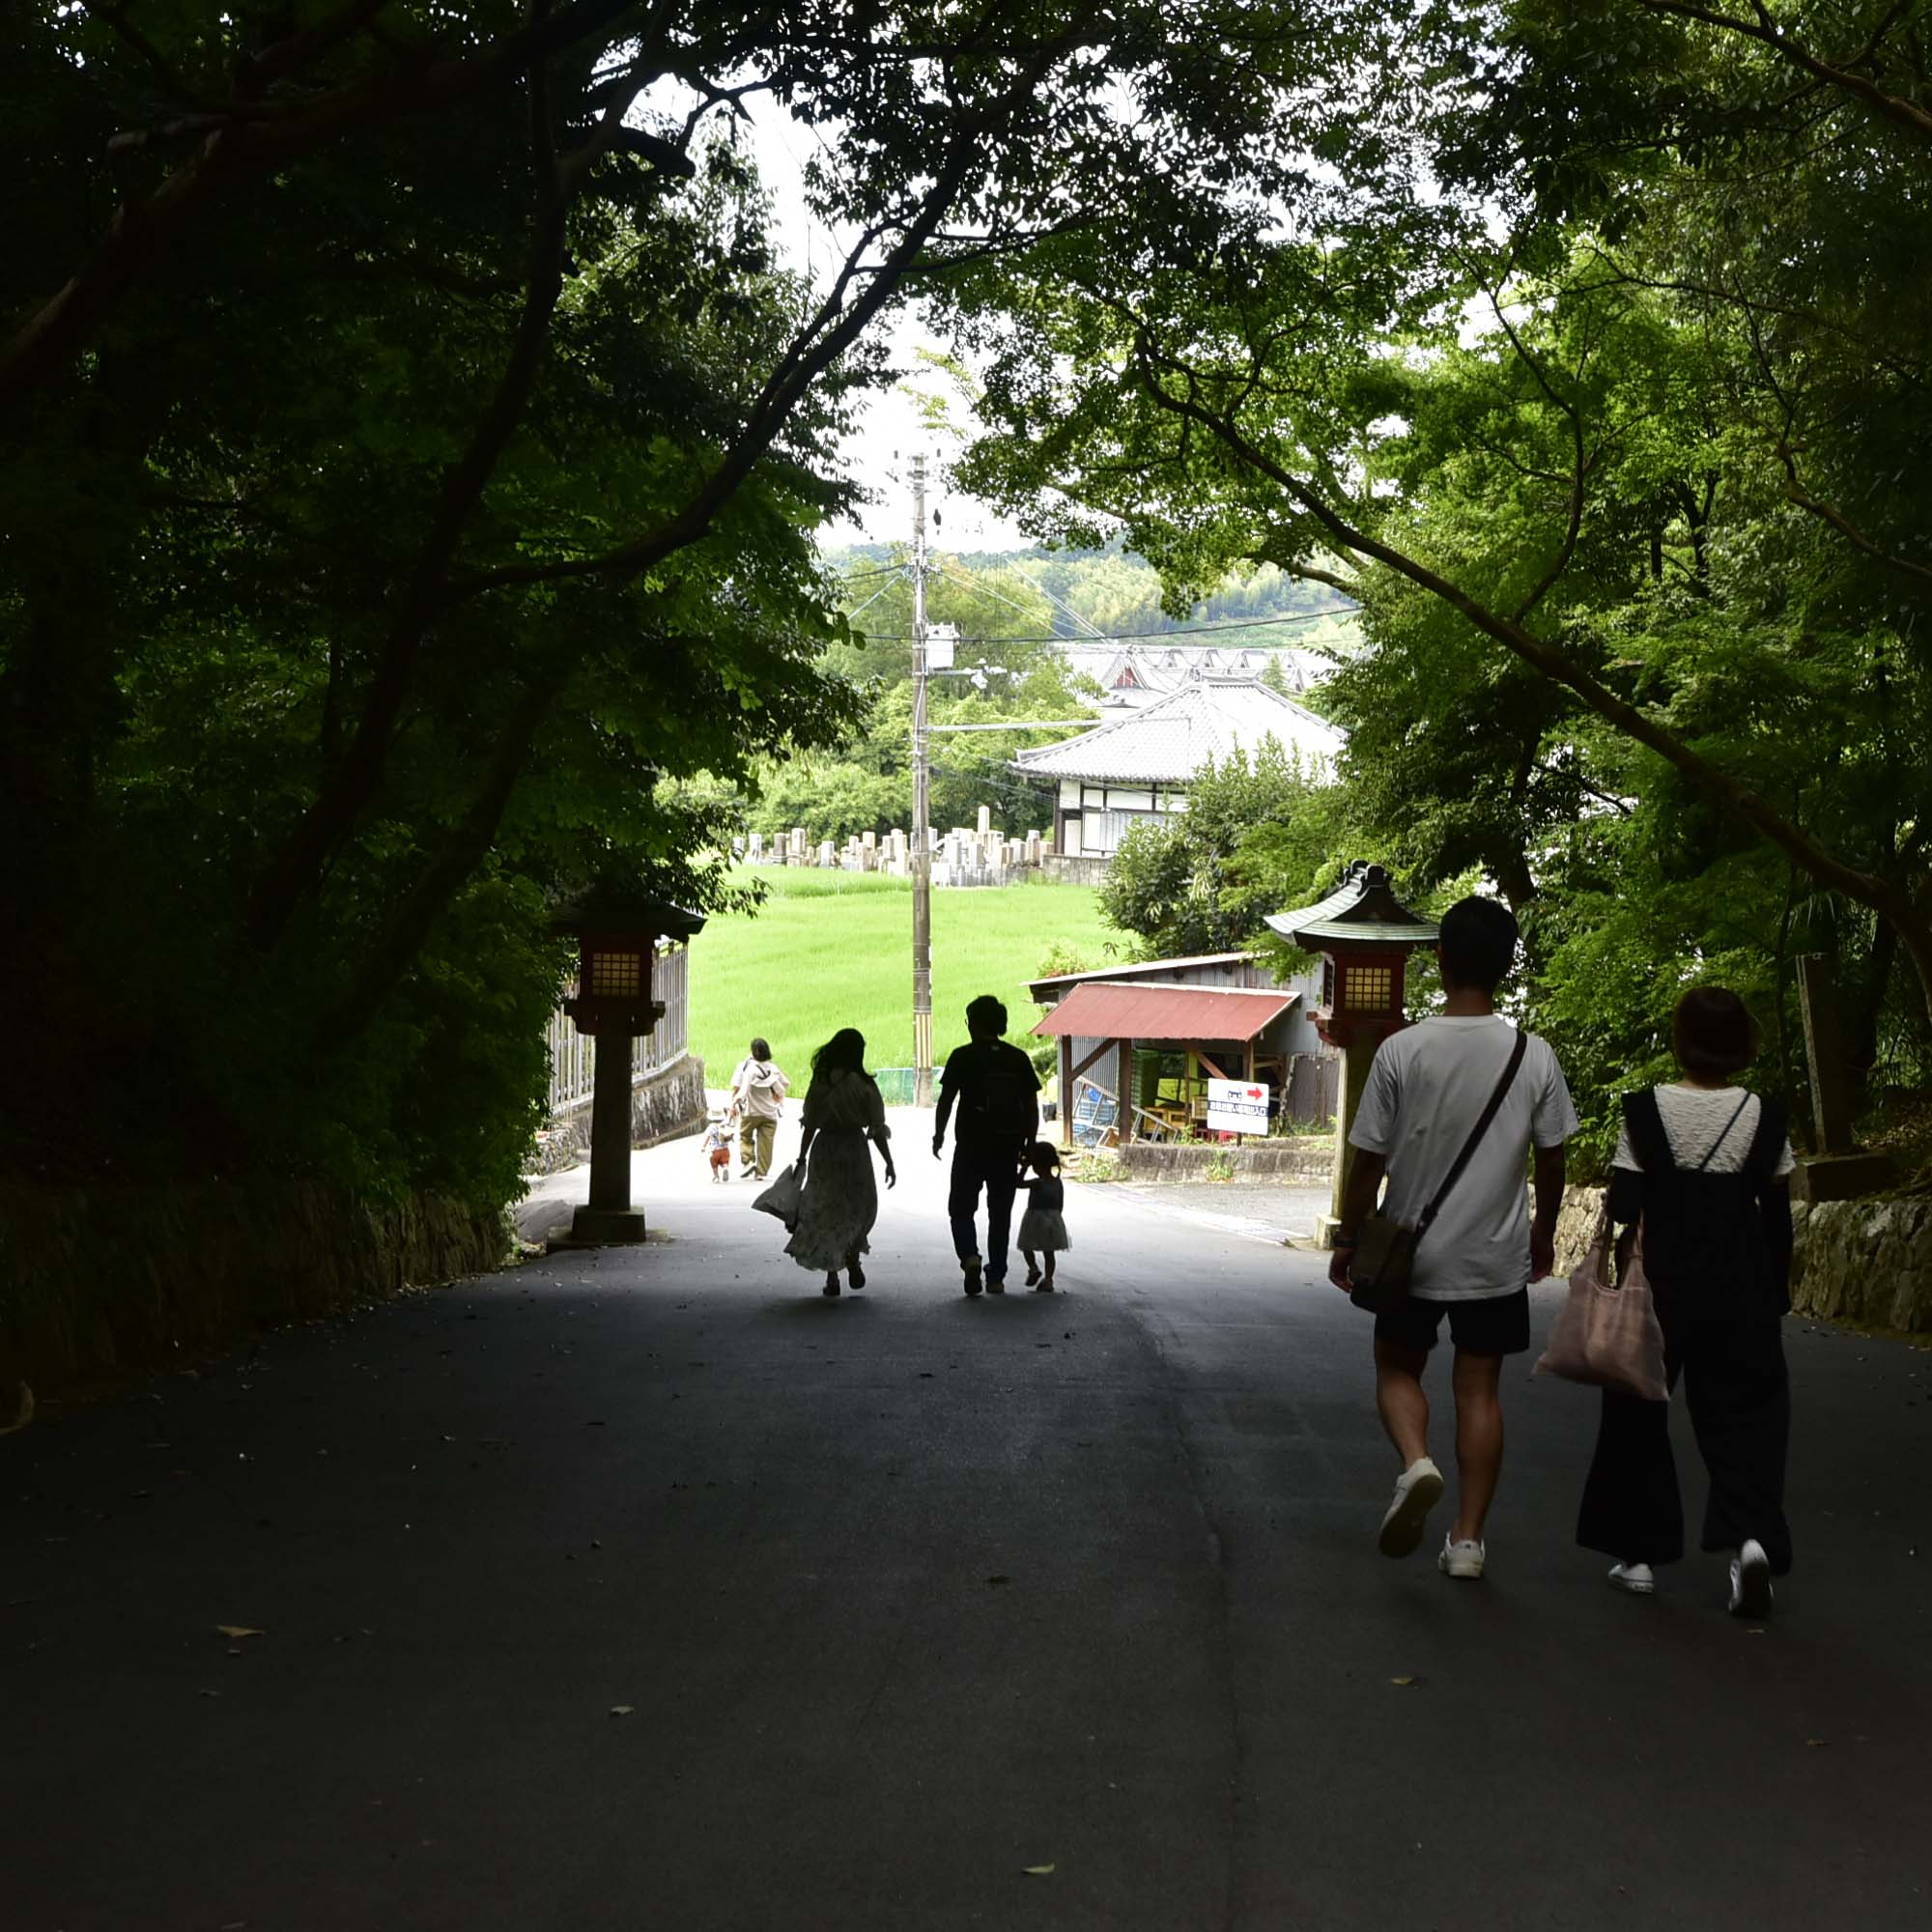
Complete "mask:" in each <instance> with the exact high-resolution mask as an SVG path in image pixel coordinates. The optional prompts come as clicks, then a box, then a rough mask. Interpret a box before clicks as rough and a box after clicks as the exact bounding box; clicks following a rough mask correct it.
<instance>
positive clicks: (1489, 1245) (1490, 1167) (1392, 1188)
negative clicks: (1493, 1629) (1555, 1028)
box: [1328, 898, 1577, 1578]
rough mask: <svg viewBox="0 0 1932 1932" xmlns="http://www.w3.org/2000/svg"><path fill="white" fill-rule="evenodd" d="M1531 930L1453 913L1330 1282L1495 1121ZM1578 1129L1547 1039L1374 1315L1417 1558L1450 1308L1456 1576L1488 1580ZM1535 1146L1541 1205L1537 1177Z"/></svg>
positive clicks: (1496, 917)
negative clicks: (1511, 1414)
mask: <svg viewBox="0 0 1932 1932" xmlns="http://www.w3.org/2000/svg"><path fill="white" fill-rule="evenodd" d="M1516 945H1517V923H1516V920H1515V919H1514V917H1513V916H1512V915H1511V913H1510V911H1509V908H1508V907H1507V906H1504V905H1502V904H1500V903H1498V902H1497V901H1496V900H1494V899H1479V898H1466V899H1462V900H1459V901H1458V902H1457V903H1456V904H1455V905H1453V906H1451V907H1450V908H1449V910H1448V911H1447V912H1446V913H1445V914H1444V915H1443V917H1442V928H1441V933H1440V936H1439V937H1438V939H1437V942H1436V949H1435V956H1436V958H1437V960H1438V961H1439V962H1440V964H1441V969H1442V990H1443V992H1444V994H1445V995H1446V996H1447V997H1446V999H1445V1001H1444V1005H1443V1010H1442V1013H1441V1015H1440V1016H1439V1017H1437V1018H1434V1019H1426V1020H1424V1021H1422V1023H1421V1024H1420V1025H1418V1026H1413V1027H1407V1028H1405V1029H1404V1031H1403V1032H1401V1033H1398V1034H1392V1035H1390V1037H1388V1038H1387V1039H1385V1040H1384V1041H1383V1042H1382V1043H1381V1046H1380V1048H1379V1049H1378V1051H1377V1054H1376V1058H1375V1064H1374V1065H1372V1066H1371V1067H1370V1068H1369V1078H1368V1084H1367V1086H1366V1088H1365V1089H1364V1091H1363V1094H1362V1100H1361V1105H1360V1107H1359V1108H1358V1109H1357V1111H1356V1114H1355V1122H1354V1125H1353V1127H1352V1128H1351V1129H1350V1134H1349V1141H1350V1146H1352V1147H1353V1148H1354V1149H1355V1159H1354V1168H1353V1172H1352V1173H1351V1174H1350V1180H1349V1193H1348V1199H1347V1201H1346V1202H1345V1203H1344V1204H1343V1210H1342V1227H1341V1230H1340V1231H1339V1232H1338V1233H1337V1235H1336V1236H1335V1256H1334V1260H1333V1262H1332V1264H1330V1266H1329V1270H1328V1275H1329V1279H1330V1280H1331V1281H1333V1282H1334V1283H1335V1285H1336V1286H1337V1287H1338V1288H1340V1289H1343V1290H1345V1291H1346V1290H1347V1289H1348V1288H1349V1287H1350V1280H1349V1272H1350V1264H1351V1263H1352V1262H1353V1260H1354V1246H1355V1236H1356V1231H1357V1230H1359V1228H1360V1227H1361V1224H1362V1222H1363V1220H1364V1219H1365V1218H1366V1217H1367V1215H1368V1213H1369V1211H1370V1210H1371V1209H1372V1208H1374V1206H1375V1204H1376V1196H1377V1193H1378V1190H1379V1189H1380V1187H1381V1184H1382V1180H1383V1178H1384V1176H1386V1178H1387V1180H1388V1195H1387V1198H1386V1199H1385V1200H1384V1201H1383V1203H1382V1210H1383V1212H1384V1213H1386V1214H1388V1215H1389V1216H1390V1217H1391V1218H1392V1219H1394V1220H1396V1221H1398V1222H1400V1223H1402V1224H1403V1225H1404V1226H1405V1227H1411V1228H1412V1227H1415V1226H1416V1225H1417V1223H1418V1222H1419V1221H1420V1219H1421V1217H1422V1213H1423V1210H1424V1208H1427V1206H1428V1205H1429V1203H1430V1201H1431V1200H1433V1199H1434V1198H1435V1194H1436V1191H1437V1190H1438V1189H1439V1188H1440V1187H1441V1185H1442V1182H1443V1179H1444V1178H1445V1177H1446V1176H1447V1174H1448V1173H1449V1170H1450V1169H1451V1167H1453V1166H1454V1164H1455V1161H1456V1156H1457V1154H1458V1153H1459V1152H1461V1151H1462V1149H1463V1144H1464V1143H1465V1142H1466V1141H1467V1139H1468V1137H1469V1131H1470V1129H1471V1128H1472V1127H1473V1126H1474V1125H1475V1124H1476V1122H1477V1121H1478V1120H1479V1119H1480V1118H1481V1117H1482V1113H1483V1109H1484V1108H1485V1106H1487V1105H1488V1103H1489V1099H1490V1096H1491V1094H1493V1093H1494V1092H1495V1090H1496V1086H1497V1083H1498V1082H1499V1081H1500V1080H1501V1078H1502V1076H1503V1073H1504V1070H1505V1069H1506V1068H1507V1067H1508V1065H1509V1062H1510V1058H1511V1055H1512V1053H1513V1052H1514V1050H1515V1047H1516V1043H1517V1038H1518V1034H1517V1030H1516V1028H1514V1027H1513V1026H1511V1025H1510V1023H1509V1022H1508V1021H1507V1020H1505V1019H1502V1018H1501V1017H1499V1016H1498V1014H1497V1012H1496V1007H1495V998H1496V988H1497V987H1498V986H1499V985H1500V984H1501V983H1502V981H1503V980H1504V978H1505V977H1506V976H1507V975H1508V973H1509V970H1510V967H1511V964H1512V963H1513V962H1514V960H1515V957H1516ZM1576 1131H1577V1113H1576V1109H1575V1108H1573V1107H1572V1106H1571V1104H1570V1090H1569V1089H1568V1087H1566V1086H1565V1085H1564V1081H1563V1069H1562V1068H1561V1067H1560V1066H1558V1065H1557V1064H1556V1056H1555V1054H1554V1053H1552V1052H1551V1051H1550V1049H1549V1047H1548V1043H1547V1042H1545V1041H1543V1040H1541V1039H1538V1038H1537V1037H1536V1036H1535V1035H1533V1034H1531V1035H1528V1036H1526V1037H1524V1040H1523V1055H1522V1060H1521V1063H1520V1065H1518V1067H1517V1070H1516V1073H1515V1075H1514V1077H1513V1078H1512V1079H1511V1081H1510V1085H1509V1087H1508V1089H1507V1091H1506V1092H1505V1093H1504V1094H1503V1098H1502V1104H1501V1105H1500V1106H1499V1107H1498V1108H1497V1110H1496V1114H1495V1118H1494V1119H1493V1120H1492V1122H1490V1125H1489V1128H1488V1130H1487V1131H1486V1132H1485V1133H1484V1135H1483V1138H1482V1140H1481V1141H1480V1142H1479V1143H1478V1144H1477V1146H1476V1148H1475V1151H1474V1152H1473V1153H1471V1155H1470V1156H1469V1161H1468V1164H1467V1166H1465V1167H1464V1168H1463V1172H1462V1174H1461V1176H1460V1177H1459V1178H1458V1179H1457V1181H1456V1183H1455V1185H1454V1186H1453V1187H1452V1188H1451V1189H1450V1191H1449V1195H1448V1198H1447V1199H1446V1200H1445V1201H1444V1202H1443V1204H1442V1207H1441V1209H1440V1211H1439V1212H1438V1213H1437V1215H1436V1218H1435V1221H1434V1222H1433V1223H1432V1224H1431V1226H1430V1228H1429V1231H1428V1233H1427V1234H1426V1235H1424V1236H1422V1237H1421V1240H1420V1241H1419V1243H1418V1245H1417V1247H1416V1250H1415V1263H1414V1267H1413V1270H1412V1273H1411V1276H1410V1289H1409V1293H1408V1296H1407V1298H1406V1300H1405V1301H1404V1302H1403V1303H1402V1304H1401V1305H1400V1306H1399V1307H1398V1308H1396V1309H1395V1310H1394V1311H1393V1312H1392V1313H1389V1314H1383V1315H1378V1317H1377V1318H1376V1406H1377V1408H1378V1410H1379V1412H1380V1415H1381V1419H1382V1427H1383V1428H1384V1429H1386V1430H1387V1431H1388V1434H1389V1440H1390V1441H1391V1442H1393V1443H1394V1444H1395V1448H1396V1454H1397V1455H1398V1456H1399V1457H1400V1458H1401V1459H1402V1475H1401V1477H1400V1478H1399V1479H1398V1481H1397V1483H1396V1486H1395V1500H1394V1501H1393V1502H1391V1503H1390V1505H1389V1507H1388V1510H1387V1513H1386V1514H1385V1515H1384V1516H1383V1518H1382V1527H1381V1539H1380V1541H1381V1549H1382V1553H1383V1554H1384V1555H1386V1556H1406V1555H1407V1554H1408V1553H1409V1551H1410V1550H1412V1549H1413V1548H1415V1547H1416V1545H1417V1544H1418V1543H1420V1542H1421V1540H1422V1529H1423V1523H1424V1521H1425V1520H1426V1519H1427V1517H1428V1515H1429V1512H1430V1510H1431V1509H1432V1508H1433V1507H1434V1506H1435V1502H1436V1500H1437V1498H1438V1497H1440V1495H1441V1494H1442V1472H1441V1471H1440V1470H1439V1469H1438V1468H1437V1467H1436V1466H1435V1463H1433V1462H1432V1461H1431V1460H1430V1457H1429V1398H1428V1397H1427V1396H1426V1395H1425V1394H1424V1393H1423V1388H1422V1371H1423V1369H1424V1367H1425V1366H1426V1364H1427V1363H1428V1360H1429V1351H1430V1350H1432V1349H1434V1348H1435V1339H1436V1332H1437V1330H1438V1329H1439V1328H1440V1327H1441V1325H1442V1319H1443V1317H1444V1316H1445V1315H1446V1316H1447V1317H1448V1319H1449V1339H1450V1340H1451V1342H1453V1343H1454V1345H1455V1349H1456V1366H1455V1373H1454V1378H1453V1379H1454V1387H1455V1391H1456V1465H1457V1475H1458V1478H1459V1482H1458V1493H1457V1504H1456V1520H1455V1523H1454V1524H1453V1526H1452V1527H1451V1528H1450V1531H1449V1534H1448V1537H1447V1538H1446V1540H1445V1541H1444V1543H1443V1546H1442V1553H1441V1555H1440V1556H1439V1557H1438V1558H1437V1565H1438V1567H1439V1568H1440V1569H1441V1570H1442V1571H1443V1572H1444V1573H1445V1574H1446V1575H1448V1576H1450V1577H1464V1578H1473V1577H1480V1576H1481V1575H1482V1574H1483V1562H1484V1556H1485V1550H1484V1544H1483V1528H1484V1524H1485V1522H1486V1520H1487V1519H1488V1516H1489V1511H1490V1502H1491V1499H1492V1497H1493V1496H1494V1494H1495V1492H1496V1478H1497V1476H1498V1475H1499V1473H1500V1472H1501V1469H1502V1460H1503V1412H1502V1401H1501V1397H1500V1394H1499V1385H1500V1380H1501V1375H1502V1365H1503V1357H1504V1356H1505V1355H1515V1354H1520V1353H1521V1352H1522V1351H1523V1350H1526V1349H1527V1348H1528V1347H1529V1284H1530V1282H1531V1281H1540V1280H1542V1278H1543V1277H1544V1276H1545V1275H1547V1274H1548V1273H1549V1271H1550V1269H1551V1267H1552V1266H1553V1264H1554V1248H1555V1235H1556V1210H1557V1208H1559V1207H1560V1206H1561V1204H1562V1199H1563V1143H1564V1142H1565V1141H1566V1140H1567V1139H1569V1137H1570V1136H1571V1135H1572V1134H1573V1133H1575V1132H1576ZM1532 1149H1533V1150H1534V1173H1535V1187H1536V1213H1535V1217H1534V1219H1532V1218H1531V1215H1530V1211H1529V1205H1528V1201H1527V1198H1526V1197H1527V1189H1526V1188H1525V1185H1524V1170H1525V1166H1526V1164H1527V1156H1528V1154H1529V1151H1530V1150H1532Z"/></svg>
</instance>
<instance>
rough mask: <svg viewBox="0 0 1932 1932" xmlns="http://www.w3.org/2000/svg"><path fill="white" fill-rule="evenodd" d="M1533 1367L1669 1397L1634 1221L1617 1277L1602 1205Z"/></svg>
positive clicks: (1645, 1396) (1646, 1397) (1657, 1398)
mask: <svg viewBox="0 0 1932 1932" xmlns="http://www.w3.org/2000/svg"><path fill="white" fill-rule="evenodd" d="M1536 1373H1537V1374H1538V1375H1540V1376H1561V1377H1562V1378H1563V1379H1564V1380H1565V1381H1571V1382H1587V1383H1590V1384H1591V1385H1592V1386H1595V1387H1601V1388H1613V1389H1621V1390H1623V1392H1624V1393H1625V1394H1626V1395H1634V1396H1637V1397H1640V1398H1641V1399H1642V1400H1643V1401H1645V1402H1668V1401H1669V1399H1670V1386H1669V1384H1668V1383H1667V1382H1666V1381H1665V1380H1664V1378H1663V1329H1662V1325H1661V1324H1660V1323H1659V1321H1658V1319H1657V1306H1656V1304H1655V1302H1654V1301H1653V1300H1652V1299H1651V1293H1650V1283H1649V1281H1648V1279H1647V1278H1646V1277H1645V1275H1644V1271H1643V1231H1642V1228H1641V1226H1639V1228H1638V1230H1637V1237H1636V1240H1635V1241H1634V1244H1633V1245H1632V1248H1631V1256H1630V1260H1629V1262H1628V1263H1626V1264H1625V1266H1624V1269H1623V1273H1622V1277H1621V1278H1620V1279H1619V1278H1618V1277H1617V1276H1616V1275H1615V1274H1614V1273H1613V1271H1612V1261H1611V1242H1610V1216H1609V1210H1608V1208H1605V1211H1604V1213H1603V1215H1602V1216H1601V1218H1600V1219H1599V1220H1598V1222H1597V1233H1596V1236H1595V1238H1594V1239H1593V1240H1592V1241H1591V1243H1590V1252H1589V1253H1588V1254H1587V1255H1585V1256H1584V1257H1583V1260H1582V1262H1581V1264H1579V1265H1578V1266H1577V1267H1576V1268H1574V1269H1572V1270H1571V1274H1570V1293H1569V1296H1568V1298H1567V1299H1566V1300H1565V1301H1564V1303H1563V1309H1562V1313H1561V1314H1559V1315H1558V1316H1557V1318H1556V1326H1555V1327H1554V1328H1552V1329H1551V1330H1550V1331H1549V1345H1548V1348H1546V1349H1545V1350H1544V1351H1543V1353H1542V1355H1541V1356H1540V1357H1539V1358H1538V1360H1537V1364H1536Z"/></svg>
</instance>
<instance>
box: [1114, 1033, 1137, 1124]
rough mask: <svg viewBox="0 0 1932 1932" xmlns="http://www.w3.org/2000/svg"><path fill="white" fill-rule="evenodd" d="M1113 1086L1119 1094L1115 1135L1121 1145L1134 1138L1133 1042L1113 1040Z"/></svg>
mask: <svg viewBox="0 0 1932 1932" xmlns="http://www.w3.org/2000/svg"><path fill="white" fill-rule="evenodd" d="M1115 1049H1116V1055H1117V1057H1116V1059H1115V1063H1114V1086H1115V1089H1116V1091H1117V1093H1118V1094H1119V1096H1120V1097H1119V1099H1118V1100H1117V1102H1116V1106H1117V1107H1118V1109H1119V1111H1118V1113H1117V1114H1116V1116H1115V1121H1116V1126H1115V1136H1116V1138H1117V1139H1118V1140H1119V1141H1120V1144H1121V1145H1122V1147H1125V1146H1126V1144H1127V1143H1128V1142H1129V1141H1130V1140H1132V1139H1133V1138H1134V1043H1133V1041H1132V1040H1130V1039H1122V1040H1117V1041H1115Z"/></svg>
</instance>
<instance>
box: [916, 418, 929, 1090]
mask: <svg viewBox="0 0 1932 1932" xmlns="http://www.w3.org/2000/svg"><path fill="white" fill-rule="evenodd" d="M930 793H931V770H930V766H929V764H928V762H927V751H926V730H925V458H924V456H923V455H920V456H915V457H914V458H913V460H912V1066H913V1073H912V1099H913V1105H914V1106H916V1107H929V1106H931V1105H932V848H931V846H930V844H929V843H928V841H927V839H926V820H927V819H928V818H929V817H930V816H931V815H932V801H931V796H930Z"/></svg>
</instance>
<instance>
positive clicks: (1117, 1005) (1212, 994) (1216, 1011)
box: [1034, 980, 1301, 1040]
mask: <svg viewBox="0 0 1932 1932" xmlns="http://www.w3.org/2000/svg"><path fill="white" fill-rule="evenodd" d="M1300 997H1301V995H1300V994H1299V993H1297V992H1295V991H1294V990H1293V988H1292V987H1278V988H1276V989H1274V990H1272V991H1268V992H1257V991H1251V990H1249V989H1248V988H1246V987H1243V986H1174V985H1166V986H1161V985H1150V984H1146V983H1142V984H1139V985H1122V983H1121V981H1119V980H1111V981H1097V980H1087V981H1085V982H1084V983H1083V984H1081V985H1078V986H1075V987H1074V989H1073V990H1072V991H1071V992H1070V993H1068V994H1067V996H1066V997H1065V999H1064V1000H1062V1001H1061V1003H1060V1004H1059V1005H1058V1006H1057V1007H1055V1008H1054V1009H1053V1010H1052V1011H1051V1012H1050V1013H1048V1014H1047V1015H1046V1017H1045V1018H1044V1019H1042V1020H1041V1021H1040V1023H1039V1024H1038V1025H1037V1027H1035V1028H1034V1032H1035V1033H1037V1034H1044V1035H1049V1036H1053V1035H1060V1034H1077V1035H1079V1036H1080V1037H1082V1038H1085V1039H1181V1040H1186V1039H1253V1038H1254V1037H1255V1036H1256V1035H1257V1034H1258V1033H1260V1032H1261V1031H1262V1030H1263V1029H1264V1027H1266V1026H1267V1025H1268V1024H1269V1022H1270V1021H1272V1020H1276V1019H1279V1018H1280V1016H1281V1015H1282V1014H1283V1013H1285V1012H1286V1011H1287V1010H1288V1009H1289V1008H1290V1007H1292V1006H1293V1004H1294V1003H1295V1001H1296V1000H1298V999H1299V998H1300Z"/></svg>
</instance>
